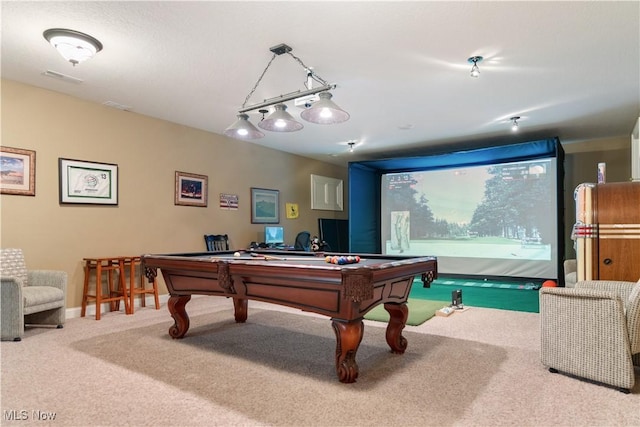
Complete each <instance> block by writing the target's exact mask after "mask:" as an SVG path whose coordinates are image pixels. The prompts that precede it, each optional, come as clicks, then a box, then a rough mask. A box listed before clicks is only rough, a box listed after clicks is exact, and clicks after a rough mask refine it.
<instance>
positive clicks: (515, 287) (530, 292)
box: [409, 278, 540, 313]
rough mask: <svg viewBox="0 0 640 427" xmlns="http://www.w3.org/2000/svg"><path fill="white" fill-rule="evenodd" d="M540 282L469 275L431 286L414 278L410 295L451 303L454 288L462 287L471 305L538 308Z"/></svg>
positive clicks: (501, 307) (524, 309)
mask: <svg viewBox="0 0 640 427" xmlns="http://www.w3.org/2000/svg"><path fill="white" fill-rule="evenodd" d="M539 286H540V283H537V282H518V281H496V280H493V281H490V280H487V281H485V280H478V279H467V278H440V279H438V280H435V281H434V282H433V283H432V284H431V287H430V288H424V287H423V286H422V281H421V280H419V279H416V280H414V282H413V286H412V287H411V293H410V294H409V298H417V299H423V300H431V301H434V300H435V301H446V302H449V303H451V292H452V291H454V290H457V289H460V290H462V303H463V304H464V305H468V306H470V307H487V308H499V309H503V310H514V311H526V312H530V313H538V312H539V301H538V288H539Z"/></svg>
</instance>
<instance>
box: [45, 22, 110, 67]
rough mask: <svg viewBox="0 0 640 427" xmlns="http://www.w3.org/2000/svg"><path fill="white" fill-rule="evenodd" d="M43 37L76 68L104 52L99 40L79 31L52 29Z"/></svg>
mask: <svg viewBox="0 0 640 427" xmlns="http://www.w3.org/2000/svg"><path fill="white" fill-rule="evenodd" d="M42 35H43V36H44V38H45V39H46V40H47V41H48V42H49V43H51V45H52V46H53V47H55V48H56V49H57V50H58V52H60V55H62V57H63V58H64V59H66V60H67V61H69V62H71V64H73V66H74V67H75V66H76V65H77V64H79V63H81V62H84V61H86V60H87V59H91V58H93V57H94V56H95V54H96V53H98V52H100V51H101V50H102V43H100V41H99V40H98V39H96V38H94V37H92V36H90V35H89V34H85V33H81V32H79V31H74V30H67V29H65V28H50V29H48V30H46V31H45V32H44V33H42Z"/></svg>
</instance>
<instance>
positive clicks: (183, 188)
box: [175, 171, 209, 208]
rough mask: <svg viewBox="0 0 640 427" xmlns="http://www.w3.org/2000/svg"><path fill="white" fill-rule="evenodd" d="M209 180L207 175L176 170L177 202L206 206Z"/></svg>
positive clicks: (184, 204)
mask: <svg viewBox="0 0 640 427" xmlns="http://www.w3.org/2000/svg"><path fill="white" fill-rule="evenodd" d="M208 181H209V178H208V177H207V176H206V175H196V174H194V173H187V172H180V171H176V190H175V204H176V205H181V206H199V207H203V208H206V207H207V199H208V197H207V195H208V193H209V188H208V187H209V186H208Z"/></svg>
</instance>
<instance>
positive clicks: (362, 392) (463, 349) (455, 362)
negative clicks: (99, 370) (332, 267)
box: [73, 310, 506, 426]
mask: <svg viewBox="0 0 640 427" xmlns="http://www.w3.org/2000/svg"><path fill="white" fill-rule="evenodd" d="M192 324H193V325H194V326H193V328H192V329H191V330H190V331H189V333H188V334H187V336H186V337H185V338H184V339H182V340H172V339H171V338H170V337H169V336H168V334H167V325H153V326H149V327H144V328H138V329H130V330H128V331H123V332H117V333H113V334H108V335H104V336H100V337H97V338H90V339H87V340H82V341H79V342H76V343H74V344H73V348H74V349H76V350H79V351H82V352H85V353H87V354H89V355H91V356H93V357H96V358H99V359H101V360H102V361H104V362H108V363H110V364H116V365H120V366H122V367H123V368H126V369H128V370H132V371H134V372H137V373H140V374H143V375H145V376H148V377H151V378H153V379H154V380H156V381H160V382H162V383H165V384H168V385H171V386H172V387H176V388H179V389H181V390H183V391H185V392H190V393H196V394H198V395H201V396H204V397H207V398H208V399H213V400H214V401H215V403H216V404H217V405H221V406H224V407H227V408H229V409H231V410H233V411H237V412H240V413H243V414H245V415H247V416H249V417H250V418H253V419H259V420H261V422H262V423H264V424H277V425H297V426H301V425H305V426H309V425H323V426H338V425H356V424H358V425H381V426H382V425H385V426H390V425H405V426H409V425H410V426H415V425H420V424H421V423H422V422H424V420H425V419H427V418H428V419H429V422H430V424H431V425H437V424H442V425H444V424H448V423H450V421H451V415H452V414H451V411H452V407H451V402H452V401H453V400H454V396H455V402H456V407H457V408H458V409H459V410H461V409H463V408H467V407H470V406H471V405H472V404H473V402H474V400H475V399H476V398H477V396H478V395H479V394H480V393H482V392H483V390H484V388H485V387H487V385H488V383H489V382H490V380H491V378H492V377H493V376H494V375H495V374H496V373H497V372H498V371H499V370H500V367H501V365H502V363H503V362H504V360H505V358H506V351H505V349H503V348H501V347H498V346H494V345H490V344H481V343H473V342H465V341H461V340H454V339H450V338H446V337H441V336H432V335H423V334H416V333H412V332H405V333H404V336H405V337H406V338H407V340H408V341H409V342H410V347H409V348H408V350H407V352H406V353H405V354H404V355H395V354H392V353H391V352H390V351H389V347H388V345H387V344H386V341H385V337H384V330H383V329H379V328H367V330H366V331H365V336H364V338H363V342H362V344H361V345H360V348H359V350H358V355H357V360H358V365H359V368H360V376H359V377H358V381H357V382H356V383H355V384H341V383H339V382H338V381H337V378H336V373H335V363H334V350H335V336H334V333H333V330H332V328H331V325H330V321H329V320H328V319H322V318H309V317H304V316H299V315H295V314H285V313H278V312H274V311H258V310H253V311H252V312H251V315H250V320H249V321H248V322H247V323H246V324H237V323H235V322H234V321H233V315H232V312H231V311H230V310H226V311H220V312H216V313H211V314H206V315H202V316H198V317H197V318H194V319H192ZM140 354H144V355H153V357H146V358H142V357H139V355H140ZM469 360H474V368H473V369H468V361H469ZM443 361H446V363H444V364H443V363H442V362H443ZM456 372H459V373H460V374H462V373H463V372H464V386H455V387H451V386H446V387H445V385H448V384H450V383H451V379H452V375H454V376H455V374H456ZM427 384H429V386H428V387H426V388H425V386H426V385H427ZM439 384H440V385H442V387H438V385H439ZM365 400H366V402H365ZM427 401H428V405H426V404H424V403H426V402H427ZM293 402H297V403H296V405H292V403H293ZM297 405H302V406H304V408H296V406H297ZM335 406H337V407H339V408H340V409H337V408H336V410H335V411H327V408H331V407H335ZM407 406H411V407H412V410H410V411H408V410H403V408H406V407H407ZM346 408H351V409H352V410H347V409H346ZM421 408H422V409H421Z"/></svg>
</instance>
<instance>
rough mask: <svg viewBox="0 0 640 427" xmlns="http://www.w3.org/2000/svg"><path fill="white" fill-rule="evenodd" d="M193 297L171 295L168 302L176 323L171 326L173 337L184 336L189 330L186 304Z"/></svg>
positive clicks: (170, 331) (170, 332)
mask: <svg viewBox="0 0 640 427" xmlns="http://www.w3.org/2000/svg"><path fill="white" fill-rule="evenodd" d="M190 299H191V295H171V297H169V301H168V302H167V307H168V308H169V313H171V317H173V321H174V324H173V326H172V327H170V328H169V335H171V337H172V338H182V337H183V336H184V334H186V333H187V331H188V330H189V315H188V314H187V310H185V308H184V306H185V305H186V304H187V303H188V302H189V300H190Z"/></svg>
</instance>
